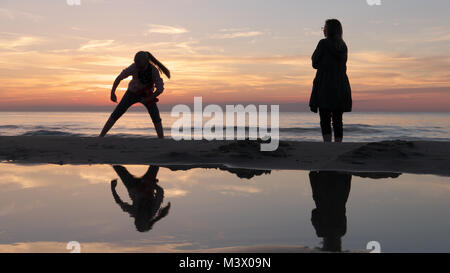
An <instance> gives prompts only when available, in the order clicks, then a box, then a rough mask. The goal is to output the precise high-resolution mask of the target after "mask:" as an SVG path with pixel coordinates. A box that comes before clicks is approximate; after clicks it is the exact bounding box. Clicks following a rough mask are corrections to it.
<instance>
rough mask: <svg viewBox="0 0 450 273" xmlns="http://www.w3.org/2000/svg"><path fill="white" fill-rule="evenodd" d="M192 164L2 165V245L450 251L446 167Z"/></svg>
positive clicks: (1, 248)
mask: <svg viewBox="0 0 450 273" xmlns="http://www.w3.org/2000/svg"><path fill="white" fill-rule="evenodd" d="M183 169H184V170H183ZM186 169H187V168H185V167H179V168H177V167H171V168H170V169H169V168H166V167H156V166H109V165H92V166H71V165H64V166H59V165H16V164H9V163H8V164H7V163H3V164H0V252H14V251H17V252H47V251H50V252H68V250H67V249H66V246H67V243H68V242H70V241H77V242H79V243H80V245H81V251H82V252H97V251H101V252H108V251H113V252H130V251H131V252H136V251H143V252H180V251H205V252H214V251H215V252H217V251H218V252H221V251H226V252H233V251H244V252H246V251H251V252H254V251H269V252H280V251H281V252H292V251H294V252H305V251H306V252H308V251H318V250H319V249H324V250H329V251H334V250H341V251H364V250H366V246H367V244H368V243H369V242H371V241H376V242H378V243H379V244H380V246H381V251H382V252H449V251H450V220H449V217H448V210H449V208H450V179H449V178H448V177H439V176H429V175H408V174H382V173H381V174H380V173H378V174H368V173H360V174H343V173H333V172H305V171H251V170H235V169H226V168H222V169H202V168H196V169H190V170H186Z"/></svg>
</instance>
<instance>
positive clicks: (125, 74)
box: [111, 65, 134, 102]
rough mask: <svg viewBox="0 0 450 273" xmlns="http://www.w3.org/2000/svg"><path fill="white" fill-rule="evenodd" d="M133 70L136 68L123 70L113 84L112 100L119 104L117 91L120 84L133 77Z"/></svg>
mask: <svg viewBox="0 0 450 273" xmlns="http://www.w3.org/2000/svg"><path fill="white" fill-rule="evenodd" d="M133 69H134V66H133V65H130V66H129V67H127V68H125V69H124V70H122V72H121V73H120V74H119V76H117V78H116V80H115V81H114V83H113V86H112V88H111V100H112V101H114V102H117V97H116V89H117V87H118V86H119V84H120V82H121V81H122V80H124V79H126V78H128V77H129V76H131V75H133Z"/></svg>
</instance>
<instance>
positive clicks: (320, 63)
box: [309, 38, 352, 112]
mask: <svg viewBox="0 0 450 273" xmlns="http://www.w3.org/2000/svg"><path fill="white" fill-rule="evenodd" d="M347 54H348V49H347V46H346V45H345V42H343V41H341V42H337V41H333V40H331V39H328V38H327V39H322V40H320V42H319V44H318V45H317V48H316V50H315V51H314V54H313V55H312V65H313V67H314V68H315V69H317V73H316V77H315V79H314V83H313V88H312V92H311V98H310V101H309V107H310V108H311V111H313V112H317V109H318V108H319V109H322V110H328V111H341V112H351V111H352V93H351V88H350V83H349V80H348V77H347Z"/></svg>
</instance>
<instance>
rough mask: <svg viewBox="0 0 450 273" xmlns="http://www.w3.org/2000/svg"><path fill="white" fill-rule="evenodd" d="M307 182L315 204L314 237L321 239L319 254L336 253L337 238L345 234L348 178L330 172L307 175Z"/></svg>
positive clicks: (348, 176)
mask: <svg viewBox="0 0 450 273" xmlns="http://www.w3.org/2000/svg"><path fill="white" fill-rule="evenodd" d="M309 180H310V182H311V188H312V192H313V199H314V202H315V203H316V208H315V209H314V210H313V211H312V215H311V222H312V224H313V226H314V229H315V230H316V234H317V237H320V238H323V248H322V250H323V251H335V252H340V251H342V243H341V237H342V236H344V235H345V233H346V232H347V217H346V215H345V212H346V209H345V204H346V203H347V199H348V196H349V194H350V187H351V181H352V175H351V174H347V173H340V172H332V171H321V172H310V173H309Z"/></svg>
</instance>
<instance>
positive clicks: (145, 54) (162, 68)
mask: <svg viewBox="0 0 450 273" xmlns="http://www.w3.org/2000/svg"><path fill="white" fill-rule="evenodd" d="M143 57H144V58H147V60H148V61H149V62H150V63H152V64H153V65H154V66H156V68H158V70H159V71H160V72H161V73H164V75H166V76H167V78H169V79H170V71H169V69H167V67H166V66H165V65H163V64H162V63H161V62H160V61H158V59H156V58H155V56H153V55H152V54H151V53H150V52H148V51H139V52H138V53H136V55H135V56H134V59H135V60H136V59H139V58H143Z"/></svg>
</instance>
